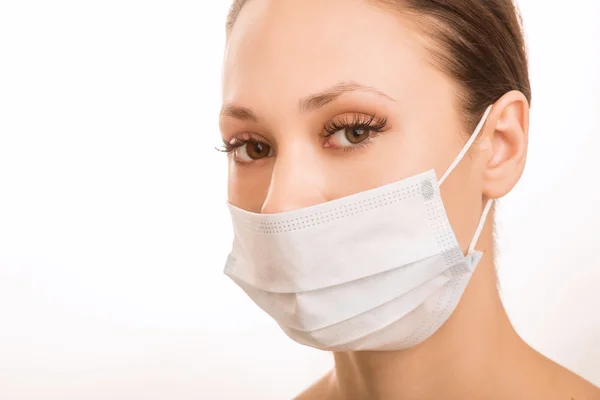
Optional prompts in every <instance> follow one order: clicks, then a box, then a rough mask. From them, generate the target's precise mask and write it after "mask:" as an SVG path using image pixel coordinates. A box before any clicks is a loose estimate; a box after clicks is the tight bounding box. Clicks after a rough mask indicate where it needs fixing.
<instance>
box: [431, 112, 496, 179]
mask: <svg viewBox="0 0 600 400" xmlns="http://www.w3.org/2000/svg"><path fill="white" fill-rule="evenodd" d="M490 111H492V106H489V107H488V108H487V110H485V113H484V114H483V117H482V118H481V121H479V124H477V127H476V128H475V131H474V132H473V134H472V135H471V137H470V138H469V140H468V141H467V143H466V144H465V145H464V146H463V148H462V149H461V151H460V153H458V156H457V157H456V158H455V159H454V161H453V162H452V164H450V167H448V169H447V170H446V173H444V175H442V177H441V178H440V179H439V180H438V186H442V183H444V181H445V180H446V178H448V176H449V175H450V174H451V173H452V171H454V168H456V166H457V165H458V163H460V162H461V161H462V159H463V158H464V157H465V154H467V152H468V151H469V149H470V148H471V146H472V145H473V142H474V141H475V139H477V136H479V132H481V129H482V128H483V125H484V124H485V121H486V120H487V117H488V115H490Z"/></svg>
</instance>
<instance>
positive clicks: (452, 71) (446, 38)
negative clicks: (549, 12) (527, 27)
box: [227, 0, 531, 129]
mask: <svg viewBox="0 0 600 400" xmlns="http://www.w3.org/2000/svg"><path fill="white" fill-rule="evenodd" d="M246 1H247V0H234V2H233V4H232V6H231V9H230V12H229V15H228V17H227V32H228V33H229V32H230V31H231V29H232V28H233V25H234V24H235V20H236V19H237V16H238V14H239V12H240V11H241V9H242V8H243V6H244V4H245V3H246ZM368 1H369V2H371V3H374V4H376V5H382V6H387V7H390V8H393V9H394V10H397V11H400V12H402V13H404V14H407V15H410V16H413V17H415V18H417V19H418V20H419V22H420V24H419V27H420V29H422V30H423V31H424V32H425V33H426V36H427V37H428V38H429V39H432V40H429V41H428V42H427V43H426V45H428V47H429V50H430V54H431V62H432V63H433V64H434V65H435V66H436V67H437V68H439V69H440V70H442V71H444V72H445V73H447V74H448V75H449V76H450V77H451V78H453V79H454V80H455V81H456V82H457V83H458V84H459V87H461V88H462V90H461V93H459V99H460V102H461V105H462V106H463V109H464V110H465V111H466V115H465V124H466V125H467V126H468V127H469V128H470V129H471V128H473V127H474V126H475V124H476V123H477V122H478V121H479V119H480V118H481V115H482V114H483V112H484V111H485V109H486V108H487V106H489V105H490V104H492V103H494V102H495V101H497V100H498V99H499V98H500V97H502V96H503V95H504V94H505V93H507V92H510V91H511V90H518V91H520V92H522V93H523V94H524V95H525V97H526V98H527V101H529V102H531V88H530V84H529V75H528V66H527V51H526V48H525V42H524V39H523V32H522V21H521V18H520V14H519V12H518V9H517V7H516V5H515V4H514V3H513V1H512V0H368Z"/></svg>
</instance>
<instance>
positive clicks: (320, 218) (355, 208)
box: [246, 184, 422, 234]
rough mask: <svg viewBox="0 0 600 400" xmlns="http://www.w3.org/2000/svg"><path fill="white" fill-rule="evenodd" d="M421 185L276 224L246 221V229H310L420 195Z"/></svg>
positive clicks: (276, 231)
mask: <svg viewBox="0 0 600 400" xmlns="http://www.w3.org/2000/svg"><path fill="white" fill-rule="evenodd" d="M421 194H422V192H421V184H414V185H410V186H408V187H405V188H402V189H399V190H394V191H392V192H389V193H384V194H380V195H377V196H374V197H372V198H368V199H364V200H358V201H356V202H353V203H349V204H344V205H341V206H339V207H336V208H333V209H330V210H327V211H322V212H319V213H315V214H312V215H307V216H303V217H298V218H292V219H287V220H282V221H277V222H260V223H252V221H246V227H247V228H248V229H251V230H253V231H255V232H258V233H263V234H275V233H285V232H292V231H298V230H301V229H306V228H310V227H313V226H316V225H320V224H324V223H327V222H330V221H335V220H339V219H342V218H346V217H349V216H351V215H356V214H360V213H363V212H367V211H370V210H374V209H377V208H381V207H385V206H388V205H390V204H394V203H397V202H399V201H403V200H407V199H410V198H413V197H415V196H419V195H421Z"/></svg>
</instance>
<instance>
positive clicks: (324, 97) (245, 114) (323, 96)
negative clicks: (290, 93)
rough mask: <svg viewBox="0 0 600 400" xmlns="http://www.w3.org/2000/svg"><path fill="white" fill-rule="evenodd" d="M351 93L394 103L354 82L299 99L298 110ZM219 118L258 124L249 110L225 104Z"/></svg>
mask: <svg viewBox="0 0 600 400" xmlns="http://www.w3.org/2000/svg"><path fill="white" fill-rule="evenodd" d="M352 92H367V93H373V94H376V95H377V96H380V97H383V98H385V99H387V100H391V101H393V102H395V101H396V100H394V99H393V98H392V97H391V96H389V95H387V94H385V93H383V92H382V91H380V90H378V89H376V88H374V87H371V86H365V85H361V84H358V83H355V82H340V83H337V84H335V85H334V86H331V87H330V88H328V89H325V90H323V91H322V92H318V93H315V94H312V95H310V96H307V97H305V98H303V99H300V100H299V101H298V110H299V111H300V112H303V113H305V112H311V111H315V110H318V109H319V108H321V107H324V106H326V105H327V104H329V103H331V102H333V101H335V100H336V99H338V98H339V97H340V96H342V95H344V94H347V93H352ZM221 116H222V117H223V116H225V117H231V118H235V119H239V120H242V121H252V122H258V120H259V118H258V116H257V115H256V114H255V113H254V112H253V111H252V110H251V109H249V108H247V107H240V106H236V105H233V104H226V105H225V106H223V108H222V109H221Z"/></svg>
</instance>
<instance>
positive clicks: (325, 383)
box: [294, 372, 336, 400]
mask: <svg viewBox="0 0 600 400" xmlns="http://www.w3.org/2000/svg"><path fill="white" fill-rule="evenodd" d="M332 377H333V374H332V372H328V373H327V374H326V375H325V376H323V377H322V378H321V379H319V380H318V381H316V382H315V383H313V384H312V385H311V386H310V387H309V388H308V389H306V390H305V391H304V392H302V393H301V394H299V395H298V396H297V397H295V398H294V400H336V399H335V397H334V391H333V385H332Z"/></svg>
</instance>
